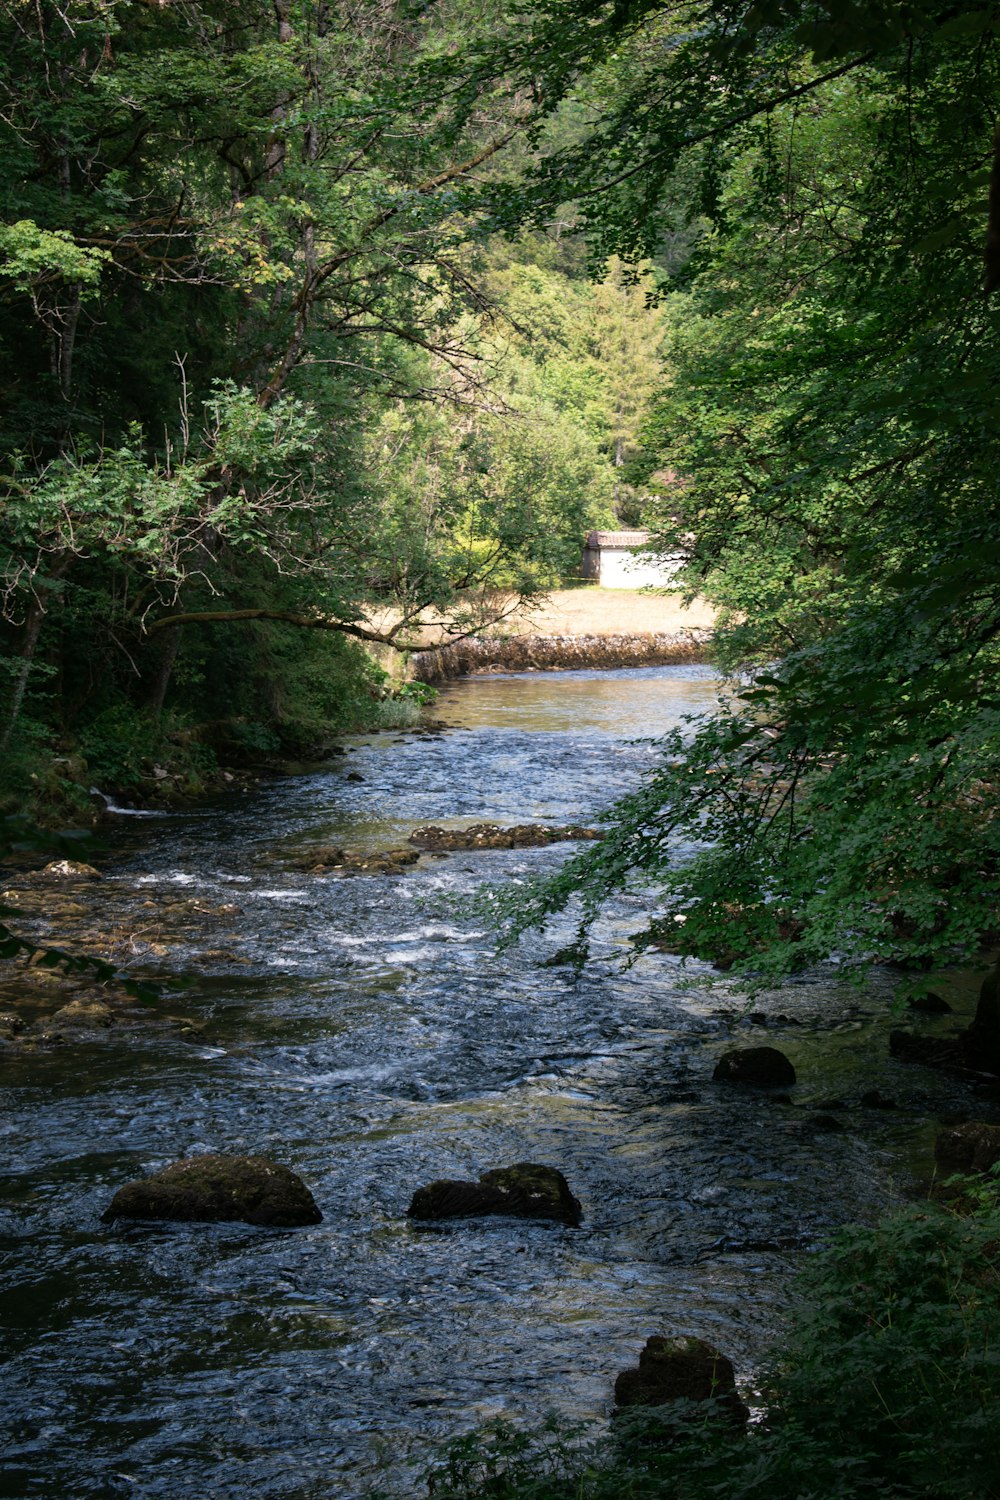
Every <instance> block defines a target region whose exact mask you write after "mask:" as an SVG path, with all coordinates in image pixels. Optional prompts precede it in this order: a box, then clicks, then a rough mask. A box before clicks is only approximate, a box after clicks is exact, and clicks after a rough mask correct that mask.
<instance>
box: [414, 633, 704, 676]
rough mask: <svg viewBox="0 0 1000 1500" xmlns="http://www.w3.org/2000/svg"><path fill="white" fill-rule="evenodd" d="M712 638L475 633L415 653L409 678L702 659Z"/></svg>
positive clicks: (671, 635) (663, 663)
mask: <svg viewBox="0 0 1000 1500" xmlns="http://www.w3.org/2000/svg"><path fill="white" fill-rule="evenodd" d="M710 637H711V631H710V630H693V629H689V630H677V631H672V632H667V633H652V632H645V633H642V634H635V635H629V634H621V635H526V636H498V637H495V638H492V639H483V638H480V637H474V638H472V639H470V640H467V641H457V642H456V643H455V644H453V645H450V646H438V647H434V648H433V649H432V650H429V651H418V652H416V653H415V654H414V655H413V656H412V657H411V658H410V676H411V677H413V678H415V679H416V680H417V681H418V682H446V681H448V680H449V679H450V678H453V677H466V676H468V675H469V674H470V673H474V672H532V671H553V670H559V669H562V670H564V671H571V670H573V669H577V670H579V669H581V668H585V667H605V668H609V667H652V666H663V665H669V664H671V663H675V662H703V661H705V660H706V658H707V644H708V641H709V639H710Z"/></svg>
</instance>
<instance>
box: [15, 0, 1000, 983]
mask: <svg viewBox="0 0 1000 1500" xmlns="http://www.w3.org/2000/svg"><path fill="white" fill-rule="evenodd" d="M0 15H2V30H3V37H2V40H3V43H4V45H3V49H2V59H3V60H2V63H0V133H2V140H3V148H4V149H3V157H2V162H3V165H2V167H0V172H2V178H3V204H4V213H3V225H2V227H0V385H2V389H3V392H4V402H3V410H2V415H0V444H2V448H3V463H2V465H0V478H2V484H3V502H2V511H0V548H2V553H3V578H4V592H3V601H4V607H3V620H2V624H0V672H2V684H0V686H2V693H3V705H2V713H3V718H2V726H0V736H2V740H3V745H4V752H5V767H4V776H5V778H6V783H7V788H8V794H12V793H11V788H13V789H14V792H13V794H16V791H17V788H18V786H19V785H21V786H23V782H24V776H25V774H26V768H27V767H29V766H30V767H35V766H37V765H38V764H40V763H41V762H40V761H39V755H40V754H41V755H42V757H43V761H44V757H46V756H47V757H49V763H50V764H56V763H58V761H59V757H60V756H62V757H63V762H64V763H65V758H66V756H68V755H71V753H72V752H76V751H78V750H80V749H82V750H83V752H84V754H85V755H86V757H87V759H88V761H89V763H90V765H91V766H93V767H94V768H96V770H97V771H98V772H99V773H101V774H105V773H106V774H107V775H109V776H111V777H117V778H118V779H119V781H121V780H122V779H127V777H128V775H129V774H135V775H138V774H139V768H141V767H142V766H143V765H148V764H149V762H150V758H151V756H153V755H162V754H164V753H166V752H165V751H164V748H163V747H164V746H165V745H168V744H169V745H172V746H173V747H174V749H173V752H172V753H175V754H180V753H181V751H180V749H179V747H180V746H182V745H183V746H186V747H187V749H186V751H185V753H187V754H189V755H191V756H194V757H195V759H196V758H197V756H196V753H195V750H194V749H192V747H200V748H199V749H198V751H197V753H198V754H200V753H202V752H203V751H204V753H206V754H207V753H210V751H211V749H212V736H213V734H214V735H216V736H218V735H219V734H223V735H224V736H225V737H226V741H227V744H228V746H229V749H230V750H231V749H232V748H233V745H234V744H238V743H239V742H241V741H242V743H243V745H244V747H245V748H246V749H248V750H250V749H252V748H253V747H254V746H261V745H269V744H271V745H273V744H279V743H280V744H282V745H283V746H284V747H285V748H294V747H296V746H298V747H305V746H311V745H316V744H318V743H321V742H322V739H323V735H324V733H326V732H327V731H328V730H329V728H330V727H331V726H339V725H342V724H344V723H346V722H350V721H351V720H352V719H353V720H354V721H358V720H359V719H361V718H364V716H365V714H367V715H368V716H369V718H371V716H372V714H373V713H374V708H373V703H372V700H373V698H374V697H377V696H378V694H379V693H380V692H382V691H384V689H383V688H382V687H381V686H380V679H379V674H378V672H377V671H376V669H375V668H373V666H372V665H371V663H370V661H369V660H368V658H366V657H363V656H362V655H361V654H360V653H359V652H358V650H357V648H356V645H355V644H353V643H352V637H353V638H358V637H361V638H364V637H366V636H371V635H376V636H378V635H383V636H384V635H386V633H387V631H392V632H395V639H396V640H397V642H403V641H405V638H406V629H407V626H408V624H409V622H410V621H412V620H413V619H414V618H415V617H416V616H417V615H418V614H419V613H420V612H421V611H427V610H433V611H435V612H437V614H438V615H439V616H440V617H441V618H443V619H446V620H448V621H449V622H450V625H451V628H452V629H454V630H455V631H458V632H460V631H464V630H468V629H475V628H477V626H479V625H481V624H482V623H483V621H484V620H488V619H490V618H493V617H495V616H496V614H497V613H499V612H502V611H503V610H504V609H507V608H509V607H510V605H511V602H512V601H516V600H517V599H518V598H521V597H526V596H530V595H531V593H532V592H533V591H536V590H538V589H540V588H544V587H546V586H549V585H551V584H553V583H555V582H558V581H559V580H560V578H561V577H563V576H565V575H566V573H567V572H568V571H570V570H571V569H572V568H573V566H574V563H575V557H576V549H577V548H578V546H579V542H580V538H581V533H582V532H583V531H585V530H586V529H587V527H588V526H590V525H595V524H614V522H615V521H616V519H617V520H618V521H620V522H622V523H624V524H627V525H635V524H650V523H651V524H652V525H653V526H654V528H655V530H656V533H657V536H658V539H659V545H660V546H661V547H662V548H663V549H664V550H665V551H669V552H671V553H676V552H682V553H683V554H684V556H685V558H686V572H685V586H686V587H687V588H689V589H690V590H691V591H692V592H694V591H700V592H703V593H704V594H706V595H707V596H708V597H709V598H710V599H711V600H712V601H713V602H715V603H716V604H717V606H718V607H719V609H720V611H721V624H720V628H719V631H718V635H717V641H716V653H717V658H718V661H719V663H720V665H721V666H722V667H723V668H724V669H725V670H726V671H727V672H729V673H730V674H732V685H733V691H732V692H731V694H730V695H729V696H728V697H727V698H726V700H725V706H724V708H723V709H722V710H721V711H720V713H719V714H718V715H716V716H715V717H714V718H713V719H712V720H711V721H710V722H707V723H705V724H704V725H702V726H701V727H700V728H699V729H698V730H697V732H691V733H688V734H686V735H678V736H675V737H674V738H673V739H671V740H670V741H668V742H667V743H666V744H665V745H664V747H663V759H662V763H661V767H660V769H659V770H658V771H657V772H656V774H655V775H654V776H653V777H652V778H651V779H650V780H649V782H648V784H647V785H646V786H644V787H643V788H642V789H641V790H640V792H638V793H637V794H636V795H635V796H633V797H630V798H629V799H627V800H626V801H625V802H624V803H623V804H621V806H620V807H618V808H617V809H616V810H615V811H614V812H613V813H612V815H611V819H610V822H609V827H608V837H607V838H606V840H605V841H604V843H603V844H602V845H601V846H600V848H595V849H591V850H588V852H587V853H586V854H584V855H582V856H580V857H579V858H578V859H576V860H574V861H572V862H571V863H570V865H569V866H567V867H566V869H565V871H564V872H563V873H562V875H561V876H560V877H558V878H557V880H556V881H555V883H554V884H550V885H548V886H545V887H543V888H540V889H538V890H537V891H535V892H534V893H533V894H532V896H531V897H530V899H529V900H528V901H527V902H525V901H524V900H521V901H520V902H519V904H518V907H517V909H516V911H515V912H514V913H513V916H512V921H513V924H514V926H515V928H518V927H520V926H523V925H524V924H525V923H527V922H533V921H544V920H545V919H546V916H547V915H548V914H549V913H550V912H552V911H554V910H556V909H559V908H561V907H562V906H563V905H565V903H566V902H567V901H568V900H569V899H570V898H571V897H572V895H573V894H574V893H576V892H581V891H582V894H583V900H584V912H583V918H584V925H586V922H587V920H589V918H590V916H591V915H592V914H593V912H594V911H595V910H596V909H597V907H598V906H599V904H600V901H601V900H602V899H603V896H604V895H605V894H606V893H607V892H608V890H610V889H612V888H614V887H615V886H617V885H620V884H622V883H625V882H630V881H638V882H639V883H640V884H644V885H646V886H649V885H652V886H653V887H655V888H658V890H659V892H660V894H659V896H658V897H657V898H656V899H657V901H658V903H659V907H658V914H657V916H656V917H655V918H654V920H653V922H652V924H651V926H650V929H649V931H648V932H647V933H646V934H645V935H644V936H643V937H642V938H641V940H640V941H641V942H648V941H657V942H664V941H665V942H668V943H669V944H670V945H671V946H673V947H677V948H679V949H680V950H681V951H683V952H687V953H691V954H694V955H697V956H701V957H712V958H715V959H722V960H724V961H727V962H730V961H734V962H737V963H742V964H744V965H745V966H748V967H749V968H751V969H753V970H754V971H755V972H758V973H762V974H764V975H765V976H766V975H768V974H774V973H780V972H785V971H787V970H788V969H794V968H798V967H801V966H802V965H804V964H807V963H810V962H812V961H814V960H815V959H817V958H821V957H826V956H829V955H831V954H837V955H839V956H841V957H842V958H843V959H844V960H845V961H847V962H851V963H854V962H857V963H864V962H865V961H867V960H868V959H870V958H872V957H878V958H893V959H896V960H899V961H901V962H906V963H910V964H914V965H916V966H918V967H919V966H923V965H926V964H928V963H930V962H932V961H935V960H938V959H945V958H954V957H958V956H961V955H962V954H966V953H968V952H970V951H972V950H973V949H974V948H975V947H976V945H977V944H978V942H979V940H980V938H981V936H982V934H983V932H984V931H985V930H987V929H989V928H990V926H991V925H993V923H994V920H995V910H996V897H997V858H998V853H1000V850H998V836H997V832H996V828H997V823H996V818H995V805H996V796H995V788H996V781H997V774H998V764H997V761H998V751H1000V744H998V721H997V703H996V701H995V693H994V689H993V686H992V683H993V677H994V672H995V667H996V660H995V658H996V654H997V632H998V628H1000V600H998V597H997V589H996V583H995V575H996V568H995V560H996V554H997V551H998V544H1000V519H998V510H997V506H996V502H995V495H996V477H995V476H996V474H997V472H998V468H1000V465H998V454H997V452H996V447H997V420H996V417H997V398H996V391H997V389H998V375H1000V371H998V368H997V364H998V346H997V340H996V326H995V325H996V297H995V296H994V295H993V294H994V291H995V287H996V285H997V283H998V281H1000V173H998V165H997V157H998V146H997V135H996V131H997V115H998V102H1000V93H998V58H997V38H996V28H997V13H996V11H995V9H994V8H993V7H992V6H991V5H985V4H984V5H980V6H973V7H954V6H946V5H939V4H932V3H929V0H915V3H912V4H902V3H890V0H884V3H880V4H877V5H864V6H860V5H853V4H846V3H844V4H841V3H829V4H821V3H815V0H808V3H807V0H774V3H759V4H750V5H748V4H737V3H729V0H703V3H673V0H670V3H658V0H636V3H631V0H624V3H615V4H612V3H604V0H572V3H567V0H525V3H523V4H520V5H518V6H517V7H514V8H513V9H511V8H503V7H496V6H494V5H492V4H487V3H484V4H480V5H466V4H463V5H457V4H453V3H444V0H442V3H439V4H394V3H389V0H370V3H362V4H359V5H357V6H354V7H352V8H350V9H349V10H348V9H345V8H342V7H334V6H328V5H324V4H315V3H312V4H306V3H296V0H273V3H267V4H265V3H263V0H260V3H250V4H245V5H243V4H241V5H239V6H234V5H230V4H226V3H222V0H217V3H200V0H164V3H162V4H161V3H156V4H151V3H126V0H66V3H64V4H60V5H57V4H46V3H43V0H39V3H31V4H28V3H18V0H8V3H7V4H6V5H4V6H3V8H2V13H0ZM375 620H379V621H381V622H382V624H381V625H380V626H376V625H375V624H373V621H375ZM386 620H389V621H391V622H392V623H391V625H390V626H388V627H387V626H386V625H385V623H384V622H385V621H386ZM303 627H309V628H303ZM366 705H367V707H366ZM206 726H207V727H206ZM212 726H215V727H214V728H212ZM219 726H225V727H224V729H220V728H219ZM53 758H54V759H53ZM19 768H20V769H19ZM19 777H20V778H21V780H20V782H19V780H18V778H19ZM49 784H50V787H53V786H54V787H56V788H57V789H58V786H59V784H60V780H59V776H58V775H55V774H54V773H53V776H52V777H50V783H49ZM67 795H68V794H67ZM679 833H682V834H685V835H687V836H693V837H694V838H695V839H696V840H698V841H699V842H700V843H701V844H702V845H703V846H704V848H703V852H702V853H700V854H699V855H698V856H697V857H696V858H695V859H694V860H692V861H688V862H686V863H683V864H678V863H677V862H676V859H675V856H674V854H673V853H672V850H673V849H674V848H675V847H676V843H677V835H678V834H679Z"/></svg>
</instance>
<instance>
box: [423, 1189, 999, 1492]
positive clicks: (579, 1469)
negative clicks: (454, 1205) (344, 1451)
mask: <svg viewBox="0 0 1000 1500" xmlns="http://www.w3.org/2000/svg"><path fill="white" fill-rule="evenodd" d="M978 1200H979V1201H978V1204H977V1207H976V1209H975V1211H974V1212H973V1213H972V1214H970V1215H968V1216H958V1215H956V1214H953V1213H951V1212H949V1211H948V1210H946V1209H944V1208H941V1207H939V1206H935V1205H924V1206H920V1207H918V1208H913V1209H909V1210H907V1211H906V1212H904V1213H900V1214H897V1215H896V1216H894V1217H892V1218H890V1219H887V1220H886V1221H884V1222H883V1223H882V1224H880V1225H878V1226H877V1227H876V1228H874V1229H850V1230H845V1231H842V1232H840V1233H839V1234H838V1235H837V1236H836V1237H835V1239H834V1240H833V1242H832V1243H831V1244H830V1246H829V1247H828V1248H827V1249H825V1250H824V1251H822V1252H821V1253H819V1254H818V1255H817V1256H816V1257H815V1258H814V1259H813V1261H812V1263H811V1264H810V1265H809V1266H808V1267H807V1269H806V1271H805V1272H804V1273H803V1275H802V1276H801V1277H800V1280H799V1283H798V1287H797V1296H796V1299H795V1303H794V1307H793V1313H792V1318H791V1320H790V1323H789V1325H788V1327H787V1328H786V1329H785V1331H784V1332H783V1334H782V1338H781V1343H780V1347H779V1348H778V1349H776V1350H775V1351H774V1354H773V1356H772V1365H771V1369H770V1370H769V1372H767V1375H766V1385H767V1390H766V1398H765V1399H766V1403H767V1405H766V1412H765V1414H764V1415H763V1417H762V1419H761V1420H758V1421H756V1422H754V1423H752V1424H751V1426H750V1428H749V1430H748V1432H747V1434H746V1436H745V1437H742V1436H741V1437H734V1436H732V1435H731V1432H727V1430H726V1428H725V1427H724V1426H720V1425H719V1424H718V1423H716V1422H713V1421H711V1420H710V1419H709V1420H705V1421H704V1422H702V1423H698V1422H692V1421H691V1420H690V1417H691V1413H690V1411H688V1413H687V1416H688V1419H689V1420H688V1421H686V1422H685V1423H684V1424H683V1426H684V1436H683V1438H681V1439H679V1440H678V1439H675V1440H674V1441H673V1442H670V1443H664V1441H663V1436H662V1433H663V1427H662V1421H663V1418H662V1417H658V1416H657V1415H656V1414H655V1413H652V1412H651V1413H647V1414H646V1415H645V1417H642V1415H640V1416H639V1418H638V1419H637V1420H635V1421H629V1422H627V1423H626V1422H625V1420H624V1418H619V1419H617V1420H616V1423H615V1431H614V1433H613V1434H612V1436H611V1437H610V1439H601V1440H598V1441H596V1442H594V1441H591V1442H590V1443H589V1444H588V1443H585V1442H583V1441H582V1440H581V1436H580V1434H579V1433H577V1432H574V1431H573V1430H572V1429H567V1428H566V1427H565V1426H562V1425H560V1424H559V1423H558V1422H550V1423H549V1424H548V1426H547V1427H545V1428H542V1429H540V1430H537V1431H534V1432H525V1431H518V1430H517V1429H516V1428H513V1427H512V1426H510V1425H509V1424H506V1425H504V1424H501V1425H500V1426H498V1427H494V1428H492V1429H486V1430H484V1431H481V1432H478V1433H475V1434H473V1435H471V1436H470V1437H467V1438H465V1439H462V1440H461V1441H460V1442H459V1443H458V1444H456V1445H454V1446H453V1448H452V1449H451V1450H450V1452H449V1454H448V1456H447V1457H446V1459H445V1460H444V1461H443V1462H442V1463H441V1464H440V1465H439V1466H438V1467H437V1468H436V1469H435V1470H434V1471H433V1473H432V1475H431V1492H432V1493H433V1494H434V1495H435V1496H437V1497H439V1500H440V1497H447V1500H462V1497H468V1500H471V1497H472V1496H477V1497H479V1496H483V1495H490V1496H495V1497H497V1500H519V1497H525V1500H527V1497H531V1500H556V1497H558V1500H568V1497H570V1496H573V1497H575V1500H612V1497H614V1500H631V1497H634V1500H640V1497H642V1500H666V1497H667V1496H669V1497H671V1500H709V1497H715V1496H719V1495H725V1496H727V1497H730V1500H735V1497H741V1500H784V1497H787V1500H802V1497H805V1496H816V1497H823V1500H849V1497H850V1500H854V1497H856V1496H859V1495H866V1494H879V1495H893V1496H897V1497H899V1500H910V1497H912V1500H917V1497H924V1500H926V1497H930V1496H935V1497H942V1500H943V1497H947V1496H953V1497H955V1500H958V1497H966V1496H975V1497H976V1500H987V1497H991V1496H996V1495H997V1494H1000V1481H998V1478H997V1476H998V1474H1000V1437H998V1433H997V1430H996V1423H995V1422H994V1421H993V1418H992V1410H993V1403H994V1401H995V1394H996V1379H997V1359H998V1353H997V1351H998V1349H1000V1270H998V1264H997V1255H996V1247H997V1243H998V1239H1000V1202H998V1197H997V1184H996V1181H995V1179H994V1180H992V1181H991V1180H989V1179H984V1180H982V1185H981V1186H980V1188H979V1190H978ZM629 1415H630V1417H631V1414H629ZM667 1415H668V1417H669V1413H667ZM619 1424H621V1425H619Z"/></svg>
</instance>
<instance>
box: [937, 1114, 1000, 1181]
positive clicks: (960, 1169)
mask: <svg viewBox="0 0 1000 1500" xmlns="http://www.w3.org/2000/svg"><path fill="white" fill-rule="evenodd" d="M934 1161H935V1164H936V1166H937V1170H938V1174H939V1176H941V1177H952V1176H955V1175H957V1174H959V1173H961V1174H963V1175H965V1176H968V1175H969V1174H970V1173H973V1172H989V1171H990V1169H991V1168H992V1167H994V1166H995V1165H996V1164H997V1162H1000V1125H984V1124H980V1123H978V1122H970V1123H969V1124H967V1125H952V1126H949V1128H948V1129H947V1130H942V1131H941V1132H940V1133H939V1135H938V1137H937V1140H936V1141H935V1142H934Z"/></svg>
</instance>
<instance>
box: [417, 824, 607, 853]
mask: <svg viewBox="0 0 1000 1500" xmlns="http://www.w3.org/2000/svg"><path fill="white" fill-rule="evenodd" d="M597 838H600V834H599V833H598V831H597V829H596V828H582V827H579V826H578V825H576V824H572V825H571V826H568V827H563V828H553V827H551V826H550V825H549V824H546V823H516V824H514V826H513V827H510V828H502V827H500V826H499V825H498V824H496V823H472V824H470V825H469V826H468V827H467V828H440V827H438V826H437V824H433V823H430V824H427V825H426V826H425V827H423V828H415V829H414V830H413V832H412V833H411V834H410V843H411V844H416V845H417V847H418V848H420V849H433V850H436V851H437V852H439V853H445V852H449V851H454V850H461V849H533V848H541V847H543V846H544V845H546V844H561V843H564V842H566V841H567V840H573V839H597Z"/></svg>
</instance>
